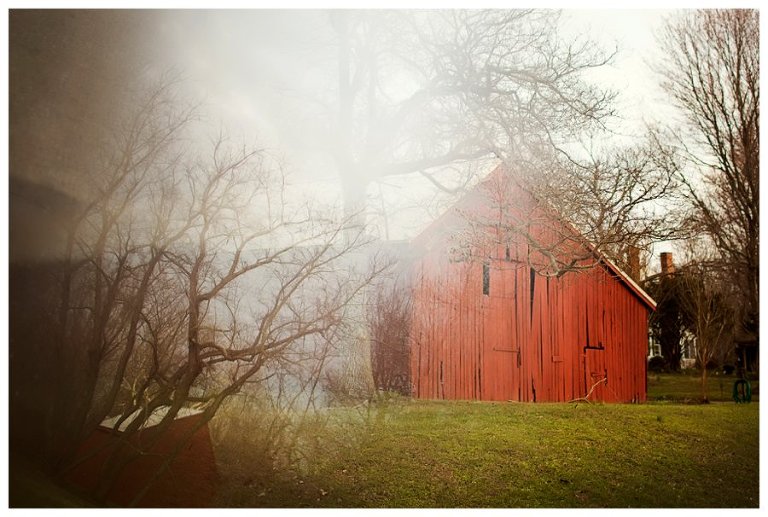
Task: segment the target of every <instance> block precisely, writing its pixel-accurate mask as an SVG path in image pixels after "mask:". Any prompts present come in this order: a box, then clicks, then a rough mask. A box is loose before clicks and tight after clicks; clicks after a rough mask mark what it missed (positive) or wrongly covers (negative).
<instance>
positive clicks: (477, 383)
mask: <svg viewBox="0 0 768 517" xmlns="http://www.w3.org/2000/svg"><path fill="white" fill-rule="evenodd" d="M496 256H497V257H502V258H498V259H494V260H492V261H491V274H490V292H489V294H488V295H484V294H483V292H482V286H483V281H482V263H480V262H476V261H474V262H473V261H468V262H451V261H450V260H448V257H447V256H445V254H444V253H440V252H431V253H427V254H426V255H424V256H423V257H421V259H420V260H419V261H417V263H416V264H415V270H414V271H413V273H414V275H413V277H412V278H413V320H412V321H413V323H412V325H413V327H412V332H411V378H412V382H413V390H414V396H416V397H418V398H427V399H474V400H515V401H539V402H544V401H551V402H555V401H568V400H573V399H576V398H579V397H584V396H586V395H587V393H588V392H589V391H590V389H592V388H593V387H594V390H593V392H592V394H591V395H590V400H600V401H606V402H641V401H644V400H645V398H646V392H645V390H646V381H645V375H646V353H647V343H648V334H647V328H648V326H647V323H648V308H647V307H646V306H645V305H644V304H643V303H642V302H641V301H640V300H639V299H638V298H637V296H636V295H635V294H633V293H632V292H631V291H630V290H629V289H628V288H627V287H626V286H625V285H624V284H623V283H622V282H621V281H620V280H619V279H618V278H616V277H615V276H614V275H613V274H612V273H611V272H610V271H609V270H607V269H606V268H604V267H600V266H598V267H595V268H592V269H590V270H586V271H583V272H578V273H568V274H566V275H564V276H562V277H559V278H554V277H553V278H546V277H544V276H541V275H535V274H534V275H532V274H531V270H530V268H529V267H528V266H527V265H526V263H525V262H524V261H520V262H517V261H515V260H514V259H515V258H516V257H517V253H515V254H514V256H513V257H512V258H513V260H511V261H510V260H505V259H504V258H503V257H504V256H505V255H504V254H503V253H500V254H497V255H496Z"/></svg>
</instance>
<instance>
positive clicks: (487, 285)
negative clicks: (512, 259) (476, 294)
mask: <svg viewBox="0 0 768 517" xmlns="http://www.w3.org/2000/svg"><path fill="white" fill-rule="evenodd" d="M490 292H491V265H490V264H489V263H488V262H483V294H489V293H490Z"/></svg>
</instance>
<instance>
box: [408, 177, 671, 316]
mask: <svg viewBox="0 0 768 517" xmlns="http://www.w3.org/2000/svg"><path fill="white" fill-rule="evenodd" d="M505 172H508V169H506V168H505V167H504V166H503V165H502V164H500V165H497V166H496V168H494V169H493V171H491V173H490V174H489V175H488V176H487V177H486V178H485V179H484V180H483V181H481V182H480V183H478V184H477V185H475V187H474V188H472V189H471V190H470V191H469V192H468V193H467V194H465V195H464V196H463V197H462V198H461V199H459V200H458V201H457V202H456V203H454V204H453V205H452V206H451V207H450V208H449V209H448V210H446V211H445V212H444V213H443V214H442V215H440V216H439V217H438V218H437V219H435V220H434V221H432V222H431V223H430V224H429V225H428V226H427V227H426V228H425V229H424V230H423V231H422V232H421V233H419V234H418V235H416V236H415V237H414V238H413V239H411V245H412V246H415V247H427V246H428V244H429V242H430V241H432V240H433V239H435V238H436V237H438V236H439V235H440V234H441V233H444V232H445V231H446V230H445V228H450V227H451V222H452V221H455V220H457V219H460V216H459V215H458V210H459V209H460V207H462V206H463V205H466V204H468V200H469V199H470V198H471V197H475V196H477V195H479V189H480V187H481V186H482V185H483V184H484V183H485V182H487V181H488V180H489V179H491V178H494V177H496V176H498V175H500V174H503V173H505ZM509 178H510V179H512V180H513V181H515V182H516V183H517V185H518V186H519V187H520V188H521V189H523V190H524V191H525V192H527V193H528V194H530V195H531V196H532V198H533V199H534V200H535V201H536V202H537V203H542V201H541V200H540V199H538V198H537V197H536V195H535V194H534V193H533V192H531V191H530V189H529V188H527V187H526V186H525V184H524V182H523V180H521V179H520V178H519V177H518V176H517V175H514V174H511V173H509ZM555 216H556V217H557V218H558V219H559V221H560V222H561V223H563V224H564V225H565V226H567V227H568V228H569V229H570V230H572V231H573V233H574V234H575V235H580V234H579V232H578V231H577V230H576V228H575V227H574V226H573V225H572V224H571V223H569V222H568V221H567V220H566V219H565V218H564V217H563V216H562V215H560V214H556V215H555ZM582 242H583V244H584V246H585V247H586V248H587V249H588V250H589V251H590V252H592V253H593V255H594V256H595V258H596V259H597V260H598V262H599V264H601V265H602V266H603V267H604V268H605V269H606V270H608V271H609V272H610V273H612V274H613V275H615V276H616V278H618V279H619V281H620V282H621V283H622V284H623V285H624V286H625V287H626V288H627V289H629V290H630V291H631V292H632V293H633V294H634V295H635V296H636V297H637V298H639V299H640V301H641V302H643V304H644V305H645V306H646V307H648V309H649V310H651V311H653V310H656V301H655V300H654V299H653V298H652V297H651V296H650V295H649V294H648V293H647V292H645V290H644V289H643V288H642V287H640V286H639V285H638V284H637V282H635V281H634V280H632V278H631V277H630V276H629V275H628V274H627V273H625V272H624V271H623V270H622V269H621V268H620V267H619V266H617V265H616V264H615V263H614V262H613V261H611V260H610V259H609V258H608V257H606V256H605V255H604V254H603V253H601V252H600V251H599V250H598V249H596V248H595V246H594V245H593V244H592V243H590V242H589V241H588V240H587V239H586V238H584V239H582Z"/></svg>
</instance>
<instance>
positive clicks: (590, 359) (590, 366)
mask: <svg viewBox="0 0 768 517" xmlns="http://www.w3.org/2000/svg"><path fill="white" fill-rule="evenodd" d="M584 352H585V354H584V363H585V364H584V394H585V395H588V396H589V400H605V389H606V383H607V381H608V371H607V370H606V369H605V348H603V347H602V346H600V347H584ZM590 390H591V391H592V393H591V394H590Z"/></svg>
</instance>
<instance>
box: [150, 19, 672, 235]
mask: <svg viewBox="0 0 768 517" xmlns="http://www.w3.org/2000/svg"><path fill="white" fill-rule="evenodd" d="M671 13H672V11H668V10H666V11H665V10H620V9H615V10H583V9H582V10H566V11H564V12H563V17H562V22H563V23H562V28H561V34H562V36H563V37H565V38H573V37H577V36H578V37H586V38H590V39H593V40H595V41H597V42H598V43H599V44H600V45H601V46H603V47H604V48H605V49H606V51H608V52H610V51H612V50H613V49H614V48H617V49H618V53H617V54H616V57H615V59H614V62H613V63H612V64H611V65H608V66H605V67H601V68H600V69H597V70H594V71H592V72H590V74H589V75H588V76H587V79H588V80H590V81H592V82H595V83H597V84H599V85H601V86H605V87H610V88H613V89H615V90H617V91H618V92H619V97H618V100H617V111H618V114H619V118H617V119H616V120H614V124H613V128H612V129H613V130H614V131H615V132H616V136H615V137H614V138H613V139H612V140H613V141H615V142H617V143H625V144H626V143H631V141H632V140H633V139H634V138H637V137H638V136H639V135H641V134H642V133H643V127H644V125H645V123H648V122H653V121H654V120H663V119H666V118H668V117H669V113H670V111H669V108H668V106H666V105H665V101H664V99H663V95H662V94H661V91H660V89H659V87H658V78H657V76H656V75H655V74H654V73H653V71H652V70H651V68H650V66H649V65H648V63H649V62H653V61H654V60H656V59H657V58H658V51H657V48H656V43H655V35H654V31H657V30H658V29H659V28H660V27H661V24H662V23H663V20H664V16H667V15H669V14H671ZM158 15H159V16H161V23H160V24H159V25H160V28H161V32H162V41H164V42H165V43H164V44H163V45H162V48H161V49H160V52H159V53H158V57H159V63H158V64H157V66H158V67H160V68H172V69H174V70H176V71H177V72H179V73H180V74H181V75H182V77H183V78H184V83H185V85H186V87H187V88H188V92H189V95H190V96H191V97H194V98H199V99H202V100H203V102H204V107H205V112H206V118H207V119H208V120H209V122H210V123H211V124H212V125H213V126H220V127H222V128H225V129H226V131H227V133H228V134H230V135H231V136H232V137H233V138H235V139H237V140H243V141H250V142H254V143H255V144H256V145H258V146H260V147H266V148H268V149H270V150H271V152H273V153H275V154H276V155H278V156H280V157H281V158H282V159H283V160H284V161H285V164H286V166H287V169H288V171H289V173H290V177H291V184H292V187H291V191H290V192H291V193H290V195H289V196H288V198H289V199H290V200H291V201H292V202H295V203H296V204H297V206H298V205H300V204H301V203H303V202H304V201H305V200H312V201H313V202H314V203H315V204H330V205H333V206H340V205H341V204H342V191H341V186H340V183H339V180H338V177H337V176H336V169H335V166H334V162H333V157H332V155H331V154H330V152H329V149H331V148H332V146H333V142H332V141H331V140H330V139H329V138H330V135H331V134H332V133H333V132H332V131H331V124H332V123H333V121H332V120H328V114H329V113H331V114H332V113H333V111H332V110H328V109H326V108H325V106H324V105H323V103H332V102H333V101H334V100H335V99H334V97H333V95H334V93H335V91H336V87H335V81H336V80H337V75H336V74H337V72H336V61H335V59H336V57H337V56H336V50H335V47H334V37H335V35H334V33H333V30H332V29H331V28H330V25H329V23H328V12H327V11H321V10H309V9H305V10H286V11H279V10H247V11H241V10H226V11H224V10H222V11H160V12H158ZM403 88H406V89H407V84H405V82H403ZM329 96H330V97H329ZM492 166H493V164H492V163H484V164H482V165H476V167H479V168H481V169H485V171H484V170H480V171H479V172H480V174H481V175H482V174H483V173H484V172H488V171H490V169H491V168H492ZM450 174H451V172H450V171H447V172H446V177H450ZM367 194H368V202H367V207H366V209H367V212H368V221H369V222H370V223H371V226H372V232H373V233H374V234H376V235H378V236H379V237H381V238H387V239H408V238H411V237H413V236H414V235H415V234H416V233H418V232H419V231H420V230H421V229H423V228H424V227H425V226H426V225H427V224H429V222H430V220H432V219H434V218H435V217H436V216H437V215H439V213H441V212H442V211H443V210H445V209H446V208H447V206H449V204H450V203H451V202H452V200H453V199H455V198H454V197H453V196H450V195H447V194H444V193H440V192H439V191H437V190H436V189H435V187H434V186H433V185H431V184H430V183H429V181H427V180H426V179H424V178H422V177H421V176H419V175H418V174H409V175H404V176H399V177H388V178H385V179H383V180H381V181H378V182H373V183H372V184H371V185H370V186H369V189H368V192H367Z"/></svg>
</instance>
